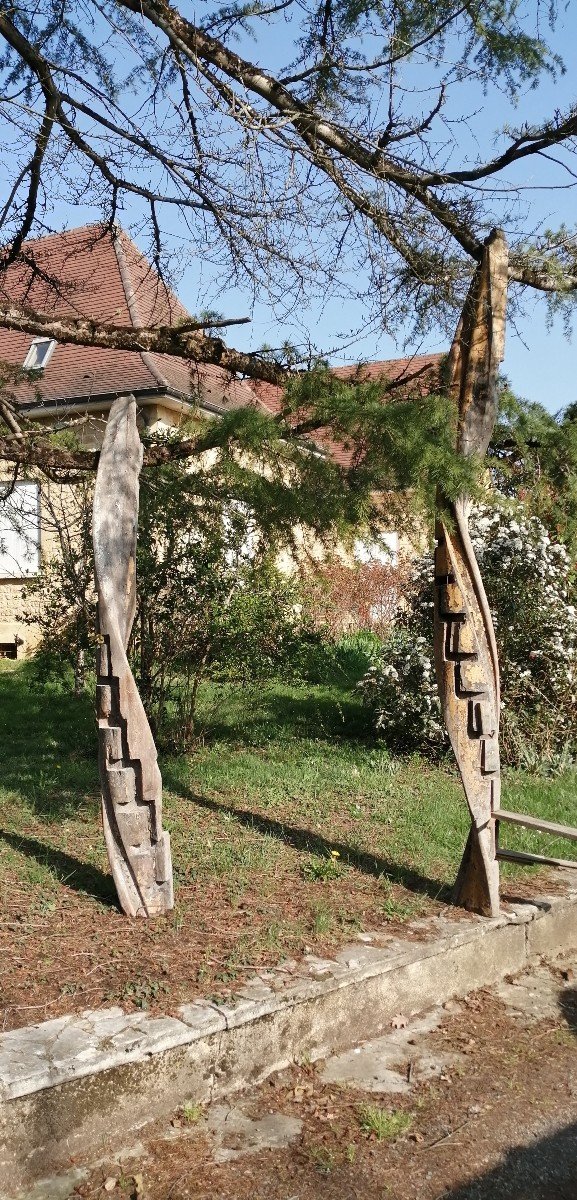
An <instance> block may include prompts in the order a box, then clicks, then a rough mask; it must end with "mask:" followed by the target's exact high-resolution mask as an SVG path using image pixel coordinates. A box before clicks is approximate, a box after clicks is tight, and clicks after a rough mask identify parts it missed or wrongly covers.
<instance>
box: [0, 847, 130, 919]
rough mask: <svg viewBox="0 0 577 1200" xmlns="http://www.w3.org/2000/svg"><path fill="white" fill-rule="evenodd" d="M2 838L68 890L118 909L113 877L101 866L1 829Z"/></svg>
mask: <svg viewBox="0 0 577 1200" xmlns="http://www.w3.org/2000/svg"><path fill="white" fill-rule="evenodd" d="M0 838H2V839H3V841H5V842H6V843H7V845H9V846H10V847H11V848H12V849H13V850H17V851H18V852H19V853H20V854H25V855H26V856H27V857H28V858H33V859H35V860H36V862H37V863H40V865H41V866H43V867H46V868H47V870H49V871H51V872H52V873H53V874H54V875H55V876H56V877H57V879H58V881H59V882H60V883H65V884H66V886H67V887H69V888H72V889H73V890H74V891H75V892H80V893H81V894H82V895H84V896H92V897H93V898H94V899H95V900H99V901H100V902H101V904H106V905H107V906H108V907H109V908H118V901H117V898H116V892H115V888H114V884H113V881H112V877H111V876H110V875H105V874H104V871H101V870H100V869H99V867H94V866H92V865H91V864H90V863H85V862H82V861H81V859H79V858H74V857H73V856H72V855H71V854H66V853H65V852H64V851H63V850H54V849H53V847H52V846H47V845H46V844H45V843H44V842H39V841H37V839H36V838H31V837H23V836H22V835H21V834H17V833H8V832H7V831H6V830H4V829H0Z"/></svg>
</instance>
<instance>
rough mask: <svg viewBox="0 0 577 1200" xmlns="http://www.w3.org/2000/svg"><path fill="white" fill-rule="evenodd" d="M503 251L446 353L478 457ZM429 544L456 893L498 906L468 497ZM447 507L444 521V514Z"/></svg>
mask: <svg viewBox="0 0 577 1200" xmlns="http://www.w3.org/2000/svg"><path fill="white" fill-rule="evenodd" d="M507 272H508V252H507V243H506V241H505V237H504V234H503V233H502V232H501V231H500V230H493V232H492V233H491V235H490V236H489V237H488V238H487V241H486V242H485V245H484V248H483V256H482V259H481V261H480V263H479V265H478V267H477V270H476V272H475V275H474V277H473V281H472V283H471V287H470V290H469V293H468V296H467V299H466V302H465V306H464V309H463V314H462V317H461V320H460V322H459V325H458V328H457V332H456V334H455V339H454V342H453V345H452V347H451V352H450V355H449V388H450V395H451V398H452V399H453V400H454V402H455V408H456V411H457V413H458V425H457V449H458V451H459V452H460V453H461V454H463V455H465V456H469V455H477V456H479V457H482V456H483V455H484V454H485V452H486V450H487V447H488V445H489V442H490V440H491V434H492V432H493V427H494V424H495V415H496V407H497V375H498V370H499V364H500V362H501V361H502V359H503V354H504V347H505V315H506V302H507V278H508V274H507ZM439 512H440V515H439V519H438V521H437V527H436V539H437V548H436V551H435V665H436V672H437V681H438V685H439V692H440V696H441V705H442V709H443V716H444V719H445V724H446V727H447V730H448V733H449V737H450V739H451V745H452V747H453V751H454V753H455V757H456V759H457V763H458V766H459V770H460V772H461V779H462V781H463V787H464V789H465V795H466V798H467V803H468V806H469V811H470V814H471V830H470V833H469V838H468V841H467V845H466V848H465V853H464V855H463V860H462V862H461V867H460V870H459V874H458V877H457V882H456V884H455V893H454V899H455V901H456V903H458V904H462V905H463V906H464V907H465V908H468V909H471V910H473V911H475V912H480V913H482V914H483V915H485V916H497V914H498V912H499V864H498V862H497V860H496V857H495V823H494V821H493V820H492V813H493V811H494V810H495V809H498V808H499V794H500V784H501V779H500V762H499V664H498V659H497V646H496V642H495V633H494V629H493V622H492V619H491V613H490V610H489V606H488V603H487V597H486V595H485V589H484V587H483V581H482V579H481V575H480V572H479V567H478V564H477V560H476V558H475V553H474V550H473V546H472V544H471V539H470V536H469V526H468V513H469V500H468V497H466V496H462V497H460V498H459V499H458V500H457V501H456V502H455V503H449V502H446V501H445V499H444V497H442V496H439ZM443 515H444V516H445V520H444V519H443Z"/></svg>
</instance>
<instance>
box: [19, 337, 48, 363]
mask: <svg viewBox="0 0 577 1200" xmlns="http://www.w3.org/2000/svg"><path fill="white" fill-rule="evenodd" d="M55 346H56V342H55V340H54V338H42V337H38V338H34V341H33V342H32V345H31V346H30V349H29V350H28V353H27V355H26V358H25V359H24V362H23V363H22V366H23V367H24V369H25V370H27V371H39V370H40V369H41V368H42V367H45V366H46V364H47V362H49V361H50V359H51V357H52V355H53V353H54V347H55Z"/></svg>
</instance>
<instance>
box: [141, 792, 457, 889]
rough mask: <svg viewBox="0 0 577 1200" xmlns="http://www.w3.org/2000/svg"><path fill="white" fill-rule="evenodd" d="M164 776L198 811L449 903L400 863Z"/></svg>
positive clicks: (433, 884)
mask: <svg viewBox="0 0 577 1200" xmlns="http://www.w3.org/2000/svg"><path fill="white" fill-rule="evenodd" d="M164 774H165V782H166V785H167V786H168V787H169V788H170V790H171V791H172V792H174V794H175V795H179V796H181V797H182V799H184V800H190V801H191V802H192V803H193V804H196V805H198V806H199V807H200V808H206V809H208V810H209V811H210V812H217V813H228V814H230V815H231V816H234V817H235V818H236V820H237V821H240V823H241V824H242V825H246V826H247V828H248V829H256V830H257V831H258V832H259V833H263V834H266V835H267V836H268V837H274V838H277V839H278V840H279V841H281V842H284V843H285V845H286V846H292V848H293V849H294V850H303V851H306V852H307V853H309V854H318V855H319V856H320V857H322V858H329V857H330V855H331V853H332V852H333V851H335V850H337V851H338V854H339V859H340V862H341V863H343V864H345V865H347V866H350V867H355V869H356V870H357V871H362V872H364V874H365V875H373V876H374V877H375V878H377V879H379V878H380V877H381V876H385V877H386V879H387V880H388V881H389V882H391V883H400V884H402V886H403V887H405V888H407V890H408V891H410V892H416V893H417V894H419V895H425V896H429V897H430V898H431V899H432V900H441V901H443V902H444V903H449V902H450V900H451V889H450V887H449V886H448V885H447V883H444V882H443V881H442V880H440V879H430V878H429V877H428V876H427V875H421V873H420V872H419V871H414V870H412V868H410V867H404V866H403V865H402V864H401V863H396V862H393V861H392V860H391V859H388V858H383V857H382V856H381V855H376V854H369V853H368V852H367V851H365V850H355V849H354V848H353V847H352V846H348V845H347V844H346V843H345V842H339V841H336V840H335V839H334V838H331V839H330V840H329V839H327V838H324V837H322V836H321V835H320V834H318V833H313V832H312V831H311V830H310V829H303V828H301V827H300V826H295V825H287V824H286V823H285V822H284V821H276V820H274V818H272V817H264V816H262V815H261V814H260V813H254V812H251V810H250V809H244V808H235V807H234V806H233V805H229V804H222V803H220V802H219V801H218V800H211V799H209V797H208V796H199V795H197V794H196V793H195V792H192V791H191V790H190V788H187V787H186V786H185V785H183V784H182V782H181V781H180V780H176V779H174V780H173V779H170V770H169V769H168V770H167V769H165V773H164Z"/></svg>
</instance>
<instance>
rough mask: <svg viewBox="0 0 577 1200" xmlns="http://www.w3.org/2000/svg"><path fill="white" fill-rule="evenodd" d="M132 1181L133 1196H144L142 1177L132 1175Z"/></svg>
mask: <svg viewBox="0 0 577 1200" xmlns="http://www.w3.org/2000/svg"><path fill="white" fill-rule="evenodd" d="M132 1179H133V1181H134V1195H135V1196H144V1180H143V1178H142V1175H133V1176H132Z"/></svg>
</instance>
